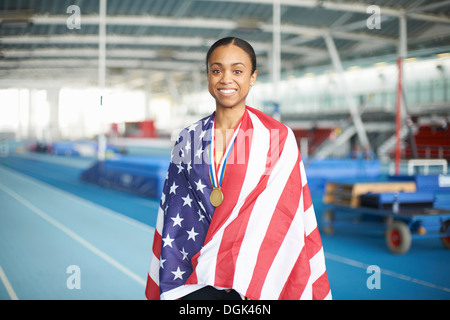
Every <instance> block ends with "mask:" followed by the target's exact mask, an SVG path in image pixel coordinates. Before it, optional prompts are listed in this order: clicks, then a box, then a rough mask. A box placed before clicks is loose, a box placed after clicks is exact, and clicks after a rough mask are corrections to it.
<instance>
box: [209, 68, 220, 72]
mask: <svg viewBox="0 0 450 320" xmlns="http://www.w3.org/2000/svg"><path fill="white" fill-rule="evenodd" d="M211 72H212V73H220V70H217V69H216V70H211Z"/></svg>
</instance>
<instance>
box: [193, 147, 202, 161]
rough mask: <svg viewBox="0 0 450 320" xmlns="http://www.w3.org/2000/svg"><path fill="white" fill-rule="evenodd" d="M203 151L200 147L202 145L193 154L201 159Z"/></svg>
mask: <svg viewBox="0 0 450 320" xmlns="http://www.w3.org/2000/svg"><path fill="white" fill-rule="evenodd" d="M203 151H204V150H203V149H202V147H200V149H198V150H197V152H196V153H195V156H196V157H199V158H200V159H201V158H202V153H203Z"/></svg>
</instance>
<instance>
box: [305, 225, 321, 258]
mask: <svg viewBox="0 0 450 320" xmlns="http://www.w3.org/2000/svg"><path fill="white" fill-rule="evenodd" d="M305 246H306V250H307V253H308V257H309V258H310V259H311V258H312V257H314V256H315V255H316V253H317V252H319V251H320V249H322V240H321V239H320V233H319V228H318V227H316V228H315V229H314V230H313V231H312V232H311V233H310V234H309V235H308V236H307V237H306V240H305Z"/></svg>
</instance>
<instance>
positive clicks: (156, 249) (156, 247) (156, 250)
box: [152, 229, 162, 259]
mask: <svg viewBox="0 0 450 320" xmlns="http://www.w3.org/2000/svg"><path fill="white" fill-rule="evenodd" d="M161 241H162V236H161V235H160V234H159V232H158V231H156V229H155V236H154V237H153V247H152V250H153V254H154V255H155V257H156V258H158V259H160V256H161Z"/></svg>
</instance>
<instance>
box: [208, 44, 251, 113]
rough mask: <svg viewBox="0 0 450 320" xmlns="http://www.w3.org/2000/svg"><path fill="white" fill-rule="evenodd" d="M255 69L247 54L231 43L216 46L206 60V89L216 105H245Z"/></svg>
mask: <svg viewBox="0 0 450 320" xmlns="http://www.w3.org/2000/svg"><path fill="white" fill-rule="evenodd" d="M256 74H257V71H255V72H254V73H253V74H252V62H251V60H250V57H249V55H248V54H247V53H246V52H245V51H244V50H242V49H241V48H239V47H238V46H235V45H233V44H229V45H224V46H220V47H217V48H216V49H215V50H214V51H213V52H212V54H211V56H210V57H209V61H208V89H209V92H210V93H211V95H212V96H213V98H214V99H215V100H216V106H217V107H224V108H233V107H245V99H246V97H247V95H248V92H249V90H250V86H251V84H252V83H253V82H254V81H255V80H256Z"/></svg>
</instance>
